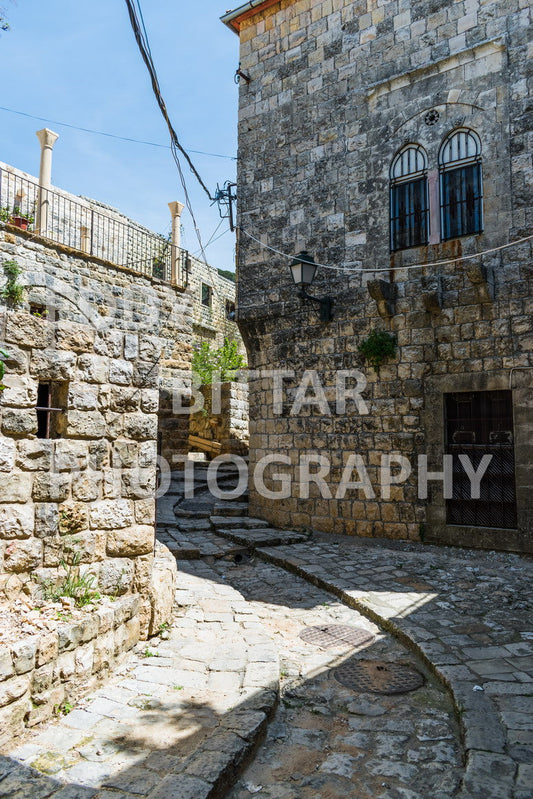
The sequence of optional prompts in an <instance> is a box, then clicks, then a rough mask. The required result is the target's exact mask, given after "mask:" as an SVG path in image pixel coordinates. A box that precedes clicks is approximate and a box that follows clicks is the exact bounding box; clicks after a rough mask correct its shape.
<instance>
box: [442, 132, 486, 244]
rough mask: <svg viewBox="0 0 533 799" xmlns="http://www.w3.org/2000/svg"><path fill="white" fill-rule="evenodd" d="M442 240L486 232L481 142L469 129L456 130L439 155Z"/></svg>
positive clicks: (448, 138)
mask: <svg viewBox="0 0 533 799" xmlns="http://www.w3.org/2000/svg"><path fill="white" fill-rule="evenodd" d="M439 169H440V208H441V238H442V240H443V241H445V240H446V239H455V238H458V237H459V236H468V235H471V234H473V233H481V231H482V230H483V180H482V174H481V141H480V139H479V136H478V135H477V133H474V131H473V130H468V129H467V128H459V129H458V130H454V131H453V132H452V133H450V134H449V136H447V137H446V139H445V140H444V141H443V143H442V146H441V148H440V153H439Z"/></svg>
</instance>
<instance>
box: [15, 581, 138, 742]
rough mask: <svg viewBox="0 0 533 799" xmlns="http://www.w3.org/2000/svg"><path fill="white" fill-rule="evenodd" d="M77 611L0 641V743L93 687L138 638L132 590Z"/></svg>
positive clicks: (44, 719)
mask: <svg viewBox="0 0 533 799" xmlns="http://www.w3.org/2000/svg"><path fill="white" fill-rule="evenodd" d="M66 615H67V613H66V610H65V609H64V612H63V616H66ZM77 616H78V618H77V619H76V620H70V621H64V622H62V623H59V624H58V625H57V629H54V630H51V631H50V632H47V633H40V634H35V635H30V636H25V637H22V638H20V639H18V640H16V641H13V642H11V643H10V644H9V645H8V646H1V647H0V746H3V745H4V744H5V743H8V742H9V741H11V739H12V738H14V737H16V736H18V735H20V734H21V733H22V732H23V731H24V729H25V727H33V726H35V725H36V724H39V723H41V722H43V721H46V720H48V719H50V718H52V717H53V716H54V715H58V714H59V713H61V712H62V711H63V710H64V709H65V707H66V705H67V704H69V705H73V704H74V703H75V702H76V701H77V700H78V699H80V698H81V697H82V696H84V695H85V694H86V693H88V692H89V691H90V690H93V689H94V688H95V687H96V686H97V685H98V684H99V683H101V682H103V681H104V680H105V678H106V677H109V675H110V673H111V672H112V671H113V669H114V668H116V667H117V665H118V664H120V662H121V661H122V659H123V658H124V655H125V654H126V653H127V652H128V651H129V650H130V649H131V648H132V647H133V646H135V644H136V643H137V641H138V640H139V633H140V630H139V597H138V596H127V597H122V598H121V599H117V600H116V601H114V602H111V601H109V600H108V601H107V603H105V604H102V605H101V606H100V607H98V608H96V609H94V608H93V609H92V610H91V611H90V612H86V613H82V612H81V611H80V612H78V613H77Z"/></svg>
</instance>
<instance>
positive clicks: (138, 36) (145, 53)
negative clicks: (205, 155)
mask: <svg viewBox="0 0 533 799" xmlns="http://www.w3.org/2000/svg"><path fill="white" fill-rule="evenodd" d="M137 5H139V0H137ZM126 6H127V8H128V13H129V17H130V22H131V26H132V29H133V33H134V36H135V41H136V42H137V46H138V48H139V52H140V53H141V57H142V59H143V61H144V63H145V64H146V68H147V69H148V74H149V75H150V81H151V84H152V91H153V93H154V96H155V98H156V100H157V104H158V106H159V108H160V111H161V113H162V115H163V118H164V120H165V122H166V123H167V127H168V131H169V133H170V149H171V152H172V157H173V158H174V161H175V163H176V167H177V170H178V174H179V177H180V181H181V185H182V188H183V194H184V199H185V204H186V206H187V209H188V211H189V213H190V215H191V219H192V222H193V225H194V231H195V233H196V238H197V239H198V244H199V245H200V250H201V252H202V256H203V259H204V261H207V257H206V254H205V252H204V245H203V244H202V236H201V234H200V229H199V227H198V223H197V221H196V217H195V215H194V211H193V208H192V204H191V200H190V197H189V192H188V189H187V184H186V182H185V176H184V174H183V171H182V168H181V163H180V159H179V154H178V151H179V153H181V154H182V155H183V156H184V158H185V160H186V161H187V163H188V164H189V167H190V169H191V171H192V173H193V174H194V176H195V177H196V179H197V181H198V182H199V184H200V186H201V187H202V188H203V190H204V191H205V193H206V194H207V196H208V197H209V199H210V200H212V201H214V200H215V198H214V197H212V196H211V193H210V191H209V189H208V188H207V186H206V185H205V183H204V181H203V180H202V178H201V177H200V174H199V173H198V171H197V169H196V167H195V166H194V164H193V162H192V161H191V159H190V157H189V155H188V153H187V152H186V151H185V150H184V148H183V147H182V145H181V144H180V142H179V139H178V136H177V133H176V131H175V130H174V128H173V126H172V123H171V121H170V117H169V115H168V112H167V108H166V105H165V101H164V99H163V96H162V94H161V89H160V86H159V80H158V78H157V73H156V70H155V66H154V62H153V60H152V56H151V54H150V45H149V43H148V37H147V34H146V31H144V33H143V31H141V26H140V24H139V19H138V17H137V14H136V11H135V8H134V6H133V4H132V0H126Z"/></svg>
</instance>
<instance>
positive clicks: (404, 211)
mask: <svg viewBox="0 0 533 799" xmlns="http://www.w3.org/2000/svg"><path fill="white" fill-rule="evenodd" d="M428 227H429V204H428V185H427V158H426V154H425V152H424V150H423V149H422V148H421V147H420V146H419V145H409V146H408V147H405V148H404V149H403V150H401V151H400V152H399V153H398V154H397V156H396V157H395V159H394V161H393V162H392V166H391V170H390V248H391V250H392V251H393V252H394V251H395V250H404V249H407V248H408V247H419V246H421V245H423V244H427V242H428Z"/></svg>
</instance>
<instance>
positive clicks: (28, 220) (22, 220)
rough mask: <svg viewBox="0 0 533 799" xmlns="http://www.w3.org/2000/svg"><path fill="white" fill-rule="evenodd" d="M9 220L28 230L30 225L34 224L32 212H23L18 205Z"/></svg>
mask: <svg viewBox="0 0 533 799" xmlns="http://www.w3.org/2000/svg"><path fill="white" fill-rule="evenodd" d="M9 221H10V223H11V224H12V225H15V226H16V227H19V228H20V229H21V230H27V229H28V227H29V225H32V224H33V216H31V215H30V214H23V213H22V211H21V210H20V208H19V207H18V205H15V207H14V208H13V211H12V212H11V216H10V218H9Z"/></svg>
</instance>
